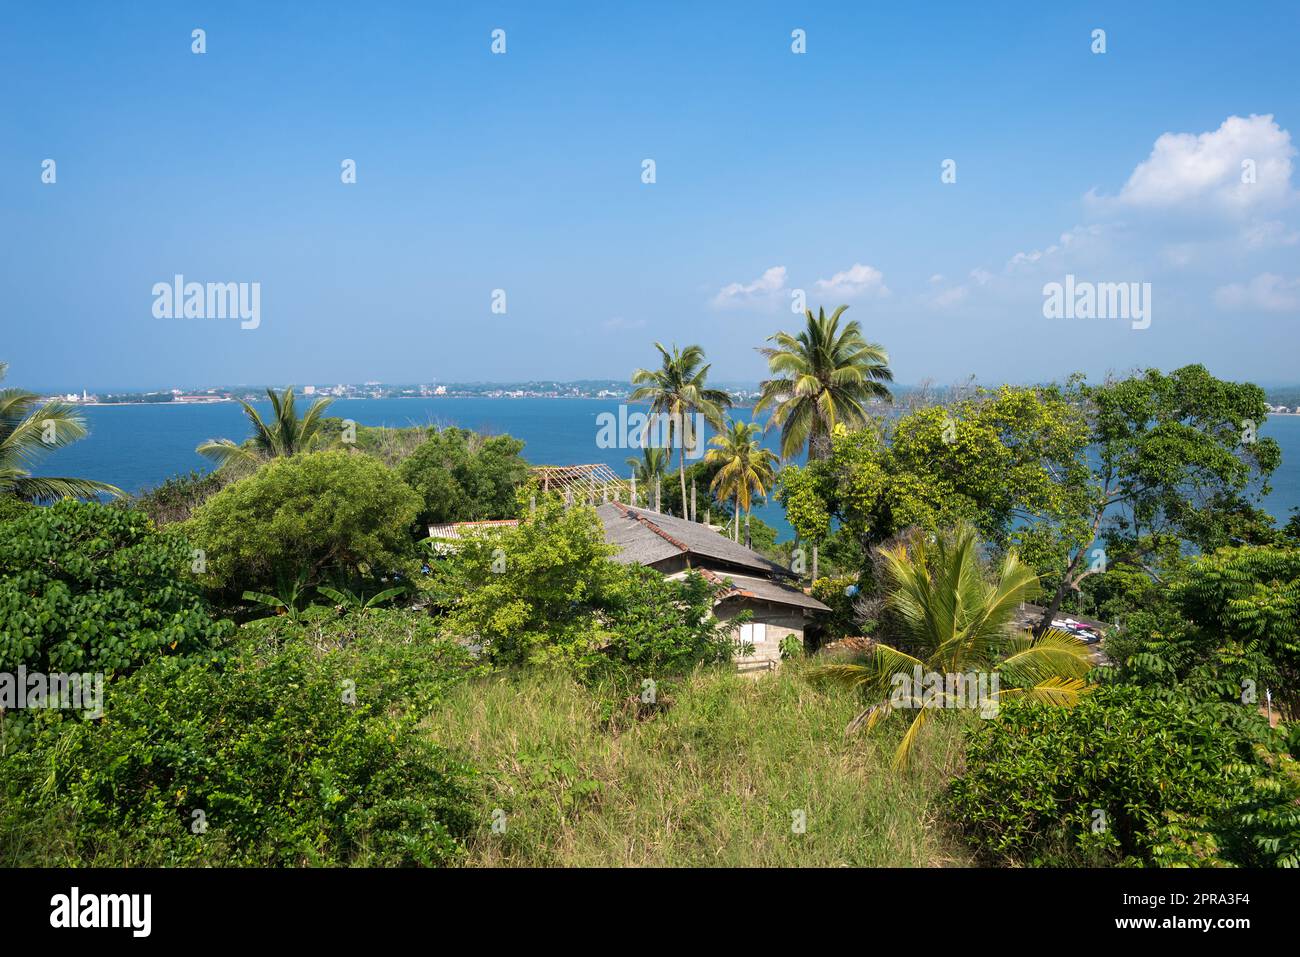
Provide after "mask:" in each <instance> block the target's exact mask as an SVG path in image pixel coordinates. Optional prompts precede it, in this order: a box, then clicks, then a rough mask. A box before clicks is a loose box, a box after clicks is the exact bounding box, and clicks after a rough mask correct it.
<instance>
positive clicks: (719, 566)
mask: <svg viewBox="0 0 1300 957" xmlns="http://www.w3.org/2000/svg"><path fill="white" fill-rule="evenodd" d="M596 515H597V516H598V517H599V518H600V521H601V524H602V525H603V526H604V529H605V541H606V542H607V543H608V544H610V545H613V546H615V547H616V548H617V549H618V551H617V552H616V553H615V555H614V557H613V559H614V561H616V562H619V563H621V564H624V565H631V564H638V565H644V566H646V567H647V568H653V569H654V570H655V571H657V572H660V573H661V574H663V575H665V576H667V577H668V578H682V577H684V576H685V575H686V574H687V573H689V572H690V571H692V570H693V571H697V572H699V573H700V574H701V575H703V576H704V577H705V578H706V579H708V580H709V581H710V582H712V583H713V584H715V585H717V586H718V588H719V591H718V594H717V597H716V598H715V600H714V606H713V614H714V615H715V616H716V617H717V618H718V620H719V621H730V620H731V619H733V618H735V617H736V616H738V615H739V614H740V613H741V612H744V611H748V612H750V614H751V617H750V620H749V621H748V622H747V623H745V624H743V625H741V626H740V629H739V633H738V634H737V635H736V638H737V640H738V641H739V642H740V644H741V645H742V647H743V646H752V651H751V652H750V653H749V654H747V655H745V656H743V657H740V658H738V659H737V661H736V664H737V666H738V667H739V668H740V669H741V670H742V671H753V670H766V669H772V668H775V667H776V666H777V664H778V663H779V662H780V660H781V639H783V638H785V637H787V636H790V635H793V636H794V637H795V638H797V639H798V640H799V641H800V643H802V642H803V640H804V629H805V627H806V626H807V624H808V621H809V619H810V618H811V617H812V616H813V615H814V614H816V613H818V612H823V611H830V608H829V607H827V606H826V605H824V604H823V603H822V602H820V601H818V600H817V599H816V598H813V597H812V596H811V595H807V594H804V592H803V590H802V589H800V588H799V587H798V585H797V579H796V576H795V575H794V573H793V572H791V571H790V570H789V569H788V568H785V567H783V566H782V565H778V564H777V563H776V562H773V561H771V560H769V559H767V558H765V557H763V556H762V555H760V554H759V553H758V552H756V551H754V550H753V549H752V548H747V547H745V546H744V545H741V544H740V543H739V542H733V541H732V540H731V539H729V538H727V537H726V536H725V535H722V534H720V533H719V532H718V531H717V530H715V529H714V528H713V527H712V526H709V525H704V524H701V523H699V522H691V521H688V520H686V519H684V518H677V517H676V516H673V515H668V514H665V513H663V512H656V511H654V510H653V509H648V508H642V507H640V506H632V505H627V504H625V503H622V502H606V503H604V504H602V505H598V506H596ZM518 524H519V523H518V521H517V520H515V519H503V520H498V521H480V522H454V523H449V524H446V525H430V526H429V535H430V537H431V538H432V539H433V540H434V541H433V546H434V550H435V552H436V553H437V554H447V553H448V552H451V551H454V550H455V547H456V546H455V542H456V540H457V539H460V538H461V537H462V536H463V534H464V533H467V532H470V531H472V530H480V529H486V530H489V531H490V530H495V529H504V528H510V527H513V526H515V525H518Z"/></svg>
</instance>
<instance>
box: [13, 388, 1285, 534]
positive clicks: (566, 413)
mask: <svg viewBox="0 0 1300 957" xmlns="http://www.w3.org/2000/svg"><path fill="white" fill-rule="evenodd" d="M618 407H619V402H618V400H615V399H608V400H606V399H476V398H428V399H340V400H337V401H335V402H334V404H333V405H331V406H330V411H329V414H330V415H332V416H338V417H339V418H345V419H353V420H354V421H356V422H358V423H360V424H361V425H385V426H390V427H399V426H409V425H430V424H433V425H439V426H448V425H456V426H460V427H461V428H466V429H473V430H475V431H480V432H493V433H501V432H508V433H509V434H511V435H513V436H515V437H516V438H519V439H522V440H523V441H524V442H525V445H524V452H523V454H524V457H525V458H527V459H528V461H530V462H531V463H533V464H534V465H575V464H581V463H591V462H603V463H605V464H606V465H609V466H610V467H611V468H613V469H614V470H615V471H616V472H617V473H618V474H619V475H628V474H630V469H629V468H628V466H627V465H626V464H625V462H626V459H627V458H628V457H629V456H636V455H639V454H640V451H639V450H638V449H635V448H629V449H603V448H600V447H599V446H597V444H596V442H597V435H598V433H599V426H598V424H597V416H598V415H600V414H601V413H602V412H611V413H613V414H614V415H615V416H617V414H618ZM82 411H83V413H84V415H85V418H86V424H87V426H88V427H89V429H90V435H89V436H88V437H87V438H85V439H84V440H82V441H80V442H77V443H74V444H73V445H71V446H69V447H67V448H66V449H61V450H60V451H59V452H57V453H55V454H54V455H52V456H50V457H49V458H47V459H45V460H43V461H42V462H41V463H40V467H38V468H37V469H36V473H37V474H40V475H74V476H78V477H82V478H93V479H98V480H100V481H103V482H111V483H112V484H114V485H117V486H118V487H120V488H123V489H126V490H127V491H132V492H134V491H138V490H139V489H141V488H144V487H146V486H150V485H156V484H158V483H159V482H162V481H163V480H165V479H166V478H167V477H168V476H171V475H175V474H178V473H184V472H188V471H189V470H190V469H207V468H208V467H209V464H208V462H207V460H206V459H204V458H203V457H202V456H200V455H198V454H197V453H196V452H195V451H194V447H195V446H196V445H198V444H199V443H200V442H202V441H204V440H206V439H212V438H231V439H235V440H242V439H243V438H244V437H245V436H246V435H247V434H248V429H247V425H246V423H245V420H244V415H243V411H242V409H241V408H240V407H239V406H238V405H237V404H236V403H234V402H221V403H214V404H211V405H188V404H182V405H171V404H162V405H122V406H94V405H88V406H84V407H83V409H82ZM259 411H261V412H262V413H263V414H264V415H266V414H269V403H261V404H260V406H259ZM735 414H736V415H738V416H740V417H748V415H749V410H747V409H740V410H736V412H735ZM1260 434H1261V435H1264V436H1269V437H1271V438H1274V439H1276V440H1277V441H1278V443H1279V444H1280V445H1281V446H1282V464H1281V466H1280V467H1279V468H1278V470H1277V471H1276V472H1275V473H1274V474H1273V480H1272V486H1273V488H1272V492H1271V493H1270V494H1269V495H1268V496H1267V497H1266V499H1265V502H1264V504H1265V507H1266V508H1267V509H1268V510H1269V511H1270V512H1271V513H1272V514H1273V516H1274V517H1276V518H1278V519H1279V520H1281V521H1285V520H1286V518H1287V516H1288V515H1289V514H1290V511H1291V509H1292V508H1296V507H1300V416H1274V417H1272V418H1270V419H1269V420H1268V422H1267V423H1265V425H1264V427H1263V429H1262V430H1261V432H1260ZM766 442H767V445H768V446H769V447H770V448H773V449H775V448H776V443H777V434H776V432H775V431H773V432H772V433H770V434H769V435H768V436H767V439H766ZM688 462H689V460H688ZM755 514H756V515H758V516H759V517H761V518H762V519H763V520H764V521H766V522H768V523H769V524H770V525H773V526H775V527H776V528H777V529H779V530H780V533H781V537H782V538H785V537H789V536H790V535H792V534H793V533H792V532H791V529H790V525H789V523H788V522H786V520H785V515H784V513H783V511H782V509H781V506H780V505H778V504H777V503H775V502H768V503H766V504H764V505H762V506H760V507H758V508H756V509H755Z"/></svg>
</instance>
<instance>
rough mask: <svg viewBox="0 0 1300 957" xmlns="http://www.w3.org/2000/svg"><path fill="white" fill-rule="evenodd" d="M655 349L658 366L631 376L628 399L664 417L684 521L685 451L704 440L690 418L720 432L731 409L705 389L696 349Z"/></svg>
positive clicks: (722, 395) (725, 398)
mask: <svg viewBox="0 0 1300 957" xmlns="http://www.w3.org/2000/svg"><path fill="white" fill-rule="evenodd" d="M655 348H656V349H658V350H659V354H660V357H661V360H662V361H661V365H660V367H659V368H658V369H637V370H636V371H635V372H633V373H632V384H633V385H634V386H636V387H637V388H636V389H634V390H633V392H632V395H631V396H630V399H631V401H633V402H642V401H648V402H649V403H650V409H651V411H652V412H655V413H658V414H659V415H661V416H666V417H667V418H666V421H667V423H668V435H667V436H666V437H665V438H666V441H667V444H668V446H669V447H671V446H672V443H673V441H674V440H676V442H677V443H678V447H679V473H680V475H681V486H682V518H686V517H688V516H687V505H686V449H687V447H688V446H689V447H691V448H695V447H696V446H697V445H698V443H700V442H702V441H703V439H704V437H703V436H701V435H697V434H696V428H695V425H694V424H693V421H692V416H694V415H697V414H698V415H702V416H703V417H704V419H705V421H706V422H708V423H709V424H710V425H712V426H713V427H714V428H715V429H716V428H721V427H722V410H723V409H728V408H730V407H731V396H730V395H728V394H727V393H726V392H724V391H723V390H721V389H710V388H709V387H708V386H707V384H706V380H707V379H708V375H709V368H710V366H709V365H707V364H705V363H704V350H703V349H701V348H700V347H699V346H687V347H686V348H685V349H681V350H679V349H678V348H677V347H676V346H673V351H672V352H669V351H668V350H667V349H665V348H664V347H663V345H662V344H661V343H658V342H656V343H655Z"/></svg>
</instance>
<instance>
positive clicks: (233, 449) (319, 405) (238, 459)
mask: <svg viewBox="0 0 1300 957" xmlns="http://www.w3.org/2000/svg"><path fill="white" fill-rule="evenodd" d="M266 397H267V398H268V399H270V400H271V412H272V419H271V422H270V424H269V425H268V424H267V423H266V422H265V421H263V419H262V416H261V415H260V414H259V413H258V411H257V410H256V409H255V408H253V407H252V406H251V405H250V404H249V403H247V402H244V401H243V400H240V403H239V404H240V405H242V406H243V407H244V415H245V416H246V417H247V418H248V424H249V425H251V426H252V428H253V434H252V436H251V437H250V438H249V439H248V440H247V441H245V442H244V443H243V444H242V445H241V444H239V443H236V442H234V441H232V440H231V439H209V440H208V441H206V442H204V443H203V444H201V445H200V446H199V447H198V448H197V449H196V450H195V451H197V452H198V453H199V454H200V455H203V456H206V457H207V458H210V459H212V460H213V461H214V462H216V463H217V466H218V467H222V466H226V465H241V464H243V465H257V464H258V463H260V462H262V461H264V460H266V459H274V458H282V457H285V456H289V455H296V454H297V453H299V452H305V451H307V450H308V449H310V448H311V447H312V443H313V441H314V440H315V439H316V437H317V436H318V435H319V433H320V431H321V423H322V416H323V415H324V414H325V410H326V409H327V408H329V405H330V403H331V402H332V401H333V400H332V399H317V400H316V401H315V402H313V403H312V404H311V408H309V409H308V410H307V414H306V415H304V416H303V417H302V418H301V419H300V418H298V414H297V412H296V411H295V409H294V401H293V386H286V387H285V389H284V392H283V393H281V394H279V395H277V394H276V391H275V390H274V389H267V390H266Z"/></svg>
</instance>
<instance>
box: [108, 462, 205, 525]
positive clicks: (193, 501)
mask: <svg viewBox="0 0 1300 957" xmlns="http://www.w3.org/2000/svg"><path fill="white" fill-rule="evenodd" d="M229 478H230V476H229V475H228V473H226V472H224V471H216V472H200V471H197V470H191V471H190V472H188V473H186V474H185V475H173V476H172V477H171V478H169V479H167V480H166V481H165V482H162V483H161V484H159V485H155V486H153V487H152V488H147V489H144V490H142V491H141V492H139V493H138V494H136V495H135V496H133V497H132V498H131V499H130V500H129V502H128V503H124V504H127V505H128V507H130V508H136V509H139V510H140V511H142V512H144V513H145V514H146V515H148V516H149V517H150V518H151V519H153V521H154V524H155V525H170V524H172V523H173V522H183V521H185V520H186V519H187V518H189V517H190V516H191V515H193V514H194V510H195V509H196V508H198V507H199V506H200V505H202V504H203V503H204V502H206V501H207V500H208V499H210V498H211V497H212V496H213V495H216V494H217V493H218V492H220V491H221V490H222V489H223V488H225V486H226V485H227V484H228V479H229Z"/></svg>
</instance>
